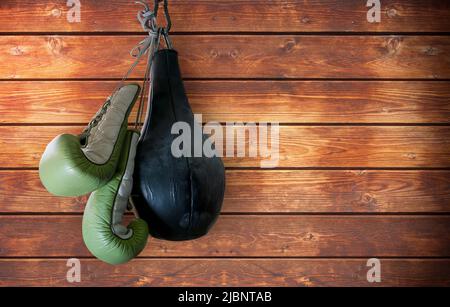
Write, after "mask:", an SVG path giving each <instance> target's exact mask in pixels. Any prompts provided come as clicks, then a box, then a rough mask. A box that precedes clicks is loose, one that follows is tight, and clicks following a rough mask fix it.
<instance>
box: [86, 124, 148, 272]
mask: <svg viewBox="0 0 450 307" xmlns="http://www.w3.org/2000/svg"><path fill="white" fill-rule="evenodd" d="M138 140H139V134H138V133H137V132H133V131H128V133H127V135H126V139H125V144H124V146H123V148H122V154H121V156H120V162H119V165H118V168H117V171H116V173H115V175H114V176H113V178H112V179H111V180H110V181H109V182H108V183H107V184H106V185H105V186H103V187H101V188H100V189H98V190H96V191H94V192H93V193H92V194H91V195H90V197H89V200H88V202H87V205H86V208H85V210H84V215H83V240H84V242H85V244H86V246H87V248H88V249H89V251H90V252H91V253H92V254H93V255H94V256H95V257H97V258H99V259H100V260H102V261H104V262H107V263H110V264H120V263H125V262H127V261H129V260H131V259H132V258H134V257H136V256H137V255H138V254H139V253H140V252H141V251H142V250H143V249H144V247H145V245H146V243H147V237H148V227H147V223H146V222H145V221H144V220H142V219H139V218H138V219H135V220H134V221H132V222H131V223H130V224H129V225H128V227H125V226H124V225H122V217H123V214H124V212H125V210H126V209H127V205H128V199H129V195H130V193H131V190H132V186H133V171H134V158H135V155H136V145H137V142H138Z"/></svg>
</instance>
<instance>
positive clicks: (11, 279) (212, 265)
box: [0, 259, 450, 287]
mask: <svg viewBox="0 0 450 307" xmlns="http://www.w3.org/2000/svg"><path fill="white" fill-rule="evenodd" d="M366 264H367V260H366V259H135V260H133V261H132V262H129V263H127V264H124V265H120V266H111V265H108V264H105V263H103V262H100V261H98V260H95V259H81V282H80V283H69V282H68V281H67V279H66V276H67V271H68V270H69V267H67V260H66V259H20V260H19V259H0V286H2V287H5V286H58V287H68V286H80V287H87V286H118V287H123V286H165V287H167V286H172V287H176V286H184V287H186V286H195V287H201V286H203V287H211V286H240V287H242V286H251V287H257V286H297V287H298V286H302V287H311V286H366V287H369V286H370V287H375V286H449V285H450V282H449V280H450V278H449V277H450V261H449V260H446V259H381V282H380V283H368V282H367V277H366V276H367V271H368V269H369V267H367V266H366Z"/></svg>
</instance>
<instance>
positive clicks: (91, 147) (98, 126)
mask: <svg viewBox="0 0 450 307" xmlns="http://www.w3.org/2000/svg"><path fill="white" fill-rule="evenodd" d="M139 93H140V86H139V85H137V84H129V85H125V86H122V87H120V88H119V89H118V90H117V91H116V92H115V93H114V94H113V95H112V96H111V97H110V98H108V100H107V101H106V102H105V103H104V105H103V106H102V108H101V109H100V110H99V111H98V112H97V114H96V116H95V117H94V118H93V119H92V120H91V122H90V123H89V125H88V127H86V129H85V130H84V132H83V133H82V134H81V135H71V134H61V135H59V136H57V137H55V138H54V139H53V140H52V141H51V142H50V143H49V144H48V145H47V147H46V149H45V151H44V154H43V155H42V158H41V161H40V163H39V177H40V179H41V181H42V183H43V185H44V186H45V188H46V189H47V190H48V191H49V192H50V193H52V194H55V195H58V196H80V195H84V194H87V193H90V192H92V191H94V190H96V189H98V188H99V187H101V186H103V185H104V184H106V183H107V182H108V181H109V180H110V179H111V177H112V176H113V175H114V173H115V171H116V167H117V163H118V162H119V156H120V153H121V149H122V145H123V142H124V140H125V135H126V132H127V125H128V116H129V114H130V112H131V109H132V108H133V105H134V103H135V101H136V99H137V98H138V96H139Z"/></svg>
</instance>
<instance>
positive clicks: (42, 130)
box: [0, 126, 450, 168]
mask: <svg viewBox="0 0 450 307" xmlns="http://www.w3.org/2000/svg"><path fill="white" fill-rule="evenodd" d="M279 128H280V129H279V130H280V132H279V159H278V165H277V166H279V167H450V138H449V136H450V127H448V126H442V127H440V126H437V127H422V126H416V127H415V126H411V127H402V126H391V127H389V126H385V127H371V126H355V127H352V126H337V127H334V126H306V127H303V126H280V127H279ZM82 130H83V127H81V126H36V127H28V126H17V127H15V126H0V161H3V162H2V165H1V167H2V168H18V167H38V164H39V160H40V157H41V155H42V153H43V152H44V149H45V146H46V145H47V144H48V143H49V142H50V141H51V140H52V139H53V138H54V137H55V136H57V135H58V134H61V133H80V132H81V131H82ZM233 131H234V132H236V131H235V130H233ZM224 135H226V133H224ZM244 138H245V140H244ZM236 139H237V140H242V143H243V144H244V145H245V147H246V152H247V154H246V155H247V157H237V153H236V149H237V143H236V142H237V141H236V142H235V143H236V145H235V146H234V149H235V151H234V158H232V157H227V158H224V161H225V164H226V166H229V167H231V166H233V167H260V166H261V161H266V162H267V161H268V160H269V158H263V157H262V156H260V155H259V156H256V157H250V156H249V154H248V153H249V148H250V147H249V145H248V136H245V135H241V136H240V137H236ZM252 146H254V145H252ZM269 146H270V143H269ZM224 153H225V151H224ZM272 157H273V159H274V160H276V156H275V155H272Z"/></svg>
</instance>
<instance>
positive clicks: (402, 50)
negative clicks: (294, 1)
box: [0, 35, 450, 79]
mask: <svg viewBox="0 0 450 307" xmlns="http://www.w3.org/2000/svg"><path fill="white" fill-rule="evenodd" d="M142 37H143V36H58V35H56V36H20V35H19V36H0V46H2V47H1V49H0V61H1V62H2V65H1V66H0V79H22V78H33V79H45V78H74V79H83V78H122V77H123V75H124V74H125V72H126V71H127V70H128V68H129V66H130V64H131V62H132V58H131V57H130V56H129V55H128V52H129V51H130V50H131V49H132V48H133V47H134V46H135V45H136V44H137V43H138V42H139V41H140V40H141V39H142ZM173 40H174V46H175V47H176V49H177V50H178V51H179V55H180V65H181V69H182V71H183V75H184V77H187V78H426V79H441V78H450V37H449V36H345V40H344V39H343V37H342V36H314V35H306V36H301V35H279V36H272V35H270V36H267V35H200V36H196V37H195V38H193V37H192V36H188V35H180V36H174V37H173ZM344 42H345V43H344ZM109 46H114V48H109ZM294 63H295V65H294ZM143 68H144V65H140V67H139V68H138V69H136V72H135V73H134V74H133V75H132V76H134V77H142V76H143Z"/></svg>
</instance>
